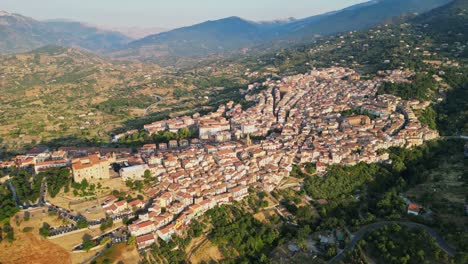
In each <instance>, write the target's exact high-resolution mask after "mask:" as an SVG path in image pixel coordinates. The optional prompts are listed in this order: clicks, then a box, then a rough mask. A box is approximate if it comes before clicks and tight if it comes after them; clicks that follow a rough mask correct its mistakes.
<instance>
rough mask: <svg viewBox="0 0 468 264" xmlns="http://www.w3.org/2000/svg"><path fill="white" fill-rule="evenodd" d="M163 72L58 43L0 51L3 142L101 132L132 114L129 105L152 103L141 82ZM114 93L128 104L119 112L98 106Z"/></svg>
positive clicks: (20, 142)
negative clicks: (17, 51) (28, 50)
mask: <svg viewBox="0 0 468 264" xmlns="http://www.w3.org/2000/svg"><path fill="white" fill-rule="evenodd" d="M162 72H163V71H162V70H161V69H160V68H159V67H156V66H150V65H146V66H144V67H143V65H141V64H113V63H111V62H108V61H106V60H104V59H102V58H99V57H97V56H95V55H92V54H90V53H86V52H82V51H79V50H75V49H71V48H61V47H55V46H47V47H45V48H41V49H38V50H35V51H34V52H31V53H23V54H16V55H6V56H0V101H1V102H2V107H1V110H0V113H1V114H0V123H1V124H2V126H1V129H0V138H2V141H3V143H2V145H4V146H5V147H6V148H9V149H16V148H18V147H21V146H24V144H25V143H28V142H32V141H37V142H39V141H41V140H50V139H52V138H58V137H62V136H67V135H74V136H90V135H92V136H98V135H99V133H100V131H101V130H103V129H104V130H105V129H110V128H112V127H115V126H117V125H118V124H120V123H122V122H123V121H124V120H126V119H127V118H129V117H130V116H132V113H131V111H130V109H132V108H135V109H138V108H143V109H144V107H145V106H146V105H149V104H151V103H152V102H153V100H151V99H148V98H146V97H144V96H142V93H143V90H144V88H145V86H143V87H139V86H138V85H141V84H147V83H148V82H149V81H150V80H147V78H145V77H144V76H145V75H148V76H155V77H160V75H161V73H162ZM140 89H141V90H140ZM113 98H121V99H124V100H125V102H126V105H125V106H122V107H121V108H120V109H119V111H114V112H113V111H111V110H99V109H98V108H97V107H98V106H100V105H102V104H104V103H106V102H108V101H109V100H112V99H113ZM100 135H101V136H104V134H103V133H102V132H101V134H100Z"/></svg>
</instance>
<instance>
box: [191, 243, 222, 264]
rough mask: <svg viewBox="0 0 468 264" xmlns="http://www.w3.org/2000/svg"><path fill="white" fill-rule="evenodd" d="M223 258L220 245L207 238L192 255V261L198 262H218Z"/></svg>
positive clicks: (195, 263) (196, 263)
mask: <svg viewBox="0 0 468 264" xmlns="http://www.w3.org/2000/svg"><path fill="white" fill-rule="evenodd" d="M222 259H223V254H222V253H221V252H220V251H219V249H218V247H217V246H215V245H213V244H212V243H211V242H210V241H209V240H205V242H203V244H202V245H201V246H200V247H199V248H198V249H197V250H196V251H195V252H194V253H193V254H192V256H190V259H189V261H190V263H194V264H198V263H200V262H202V261H205V262H211V261H214V262H218V261H220V260H222Z"/></svg>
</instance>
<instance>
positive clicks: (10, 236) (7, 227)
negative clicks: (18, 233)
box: [3, 223, 15, 243]
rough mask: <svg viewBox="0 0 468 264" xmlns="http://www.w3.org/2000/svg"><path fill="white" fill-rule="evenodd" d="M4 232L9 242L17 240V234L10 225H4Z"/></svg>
mask: <svg viewBox="0 0 468 264" xmlns="http://www.w3.org/2000/svg"><path fill="white" fill-rule="evenodd" d="M3 232H4V233H5V237H6V239H7V240H8V242H10V243H12V242H13V241H14V240H15V233H14V230H13V228H12V227H11V226H10V223H6V224H5V225H3Z"/></svg>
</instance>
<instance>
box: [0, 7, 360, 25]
mask: <svg viewBox="0 0 468 264" xmlns="http://www.w3.org/2000/svg"><path fill="white" fill-rule="evenodd" d="M366 1H368V0H0V10H4V11H7V12H10V13H18V14H22V15H25V16H29V17H33V18H35V19H39V20H45V19H70V20H75V21H81V22H86V23H89V24H93V25H101V26H106V27H130V26H137V27H147V28H148V27H161V28H166V29H170V28H177V27H181V26H188V25H193V24H196V23H200V22H203V21H206V20H215V19H220V18H224V17H229V16H239V17H242V18H245V19H249V20H254V21H267V20H274V19H284V18H288V17H295V18H303V17H308V16H313V15H317V14H321V13H324V12H328V11H333V10H338V9H341V8H344V7H347V6H350V5H353V4H357V3H361V2H366Z"/></svg>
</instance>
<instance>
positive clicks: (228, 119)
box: [14, 67, 438, 248]
mask: <svg viewBox="0 0 468 264" xmlns="http://www.w3.org/2000/svg"><path fill="white" fill-rule="evenodd" d="M380 75H381V76H379V77H376V78H375V79H372V80H361V79H360V76H359V74H357V73H356V72H354V71H353V70H350V69H347V68H337V67H335V68H328V69H322V70H313V71H311V72H309V73H307V74H304V75H302V74H301V75H295V76H290V77H285V78H283V79H282V80H279V81H273V80H271V81H266V82H264V83H263V84H262V85H263V87H266V89H264V90H262V91H261V92H260V93H258V94H256V95H253V96H252V95H251V96H247V97H246V99H247V100H250V101H254V102H255V105H254V106H253V107H250V108H248V109H245V110H243V109H242V107H241V106H240V105H235V104H234V103H233V102H229V103H228V104H225V105H221V106H220V107H219V108H218V110H217V111H215V112H212V113H210V114H208V115H205V116H200V115H198V114H196V115H194V116H184V117H178V118H174V119H170V120H164V121H158V122H154V123H151V124H148V125H145V126H144V129H145V130H146V132H147V133H148V134H150V135H151V134H154V133H158V132H161V131H171V132H178V131H180V129H184V128H187V129H192V130H193V129H195V130H197V131H198V135H199V137H198V138H193V139H190V140H188V139H184V140H171V141H169V142H167V143H159V144H147V145H144V146H143V147H141V148H140V150H139V151H138V153H131V151H129V150H128V149H113V150H109V149H105V150H104V149H95V148H62V149H59V150H58V152H60V153H62V154H63V155H61V154H59V153H55V152H53V153H49V154H48V155H49V156H48V157H46V158H45V159H44V160H43V159H41V158H40V157H41V156H40V155H36V156H34V157H32V160H29V158H31V157H28V156H26V157H17V159H16V160H15V161H14V162H15V164H16V165H18V164H21V165H24V164H29V163H28V162H29V161H30V162H31V164H33V165H34V166H36V167H39V168H40V169H36V170H41V169H44V168H46V167H52V166H70V168H71V170H72V172H73V177H74V179H75V181H80V180H82V179H87V180H91V181H92V180H95V179H108V178H110V177H112V173H110V172H109V171H111V172H112V169H115V167H113V166H111V164H116V163H118V164H124V166H122V168H121V169H120V170H119V172H118V174H119V176H120V177H122V179H123V180H125V181H127V180H138V179H143V178H144V177H146V176H147V175H148V174H149V175H150V176H151V177H155V178H157V179H158V181H157V183H156V184H154V185H153V186H151V187H148V188H147V189H146V190H145V194H146V197H147V198H148V201H152V202H151V203H149V202H148V204H145V202H142V201H137V202H135V203H134V204H127V202H125V201H117V200H114V199H111V200H110V202H109V203H108V204H106V212H107V213H108V214H114V215H115V214H121V213H123V212H127V211H129V210H131V209H135V208H143V207H144V206H146V208H149V210H148V211H147V213H145V214H141V215H139V216H138V220H137V221H135V222H134V223H133V224H131V225H130V226H129V231H130V233H131V234H132V235H134V236H136V237H137V244H138V247H139V248H144V247H146V246H148V245H151V244H152V243H154V241H155V239H157V237H159V238H161V239H163V240H166V241H167V240H168V239H170V237H171V236H172V234H179V233H181V232H183V230H184V229H183V227H184V226H186V225H188V224H189V223H190V222H191V220H192V219H193V218H195V217H197V216H199V215H200V214H202V213H203V212H205V211H207V210H209V209H210V208H213V207H214V206H216V205H220V204H224V203H230V202H231V201H233V200H241V199H242V198H243V197H245V196H246V195H248V189H249V188H250V187H257V188H260V189H263V190H265V191H267V192H270V191H272V190H273V189H275V187H277V186H278V184H279V183H280V182H281V180H282V179H283V178H285V177H288V176H289V172H290V171H291V169H292V165H293V164H294V163H298V164H302V163H314V164H315V166H316V171H317V174H319V175H322V174H324V173H325V172H326V168H327V165H331V164H342V165H354V164H357V163H359V162H367V163H371V162H385V161H388V160H389V155H388V154H387V153H386V152H384V151H381V150H384V149H387V148H389V147H393V146H398V147H412V146H415V145H420V144H422V143H423V142H424V141H426V140H431V139H434V138H436V137H438V134H437V132H436V131H434V130H431V129H429V128H428V127H426V126H424V125H422V124H421V123H420V122H419V121H418V119H417V118H416V116H415V114H414V112H413V110H414V109H418V108H423V107H425V106H427V104H424V103H420V102H417V101H405V100H402V99H401V98H398V97H396V96H392V95H377V90H378V86H379V85H380V84H381V83H382V82H383V81H393V82H402V81H407V78H408V77H409V76H411V73H409V72H403V71H387V72H382V73H380ZM132 133H136V132H135V131H128V132H126V133H123V134H120V135H116V136H114V140H116V139H117V140H118V138H120V137H122V136H125V135H131V134H132ZM251 138H254V139H255V140H253V141H252V140H251ZM80 150H81V151H82V152H79V151H80ZM77 153H79V154H81V155H77ZM52 155H55V156H54V158H52ZM70 157H74V158H70ZM44 162H49V163H47V164H49V165H45V164H44Z"/></svg>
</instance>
